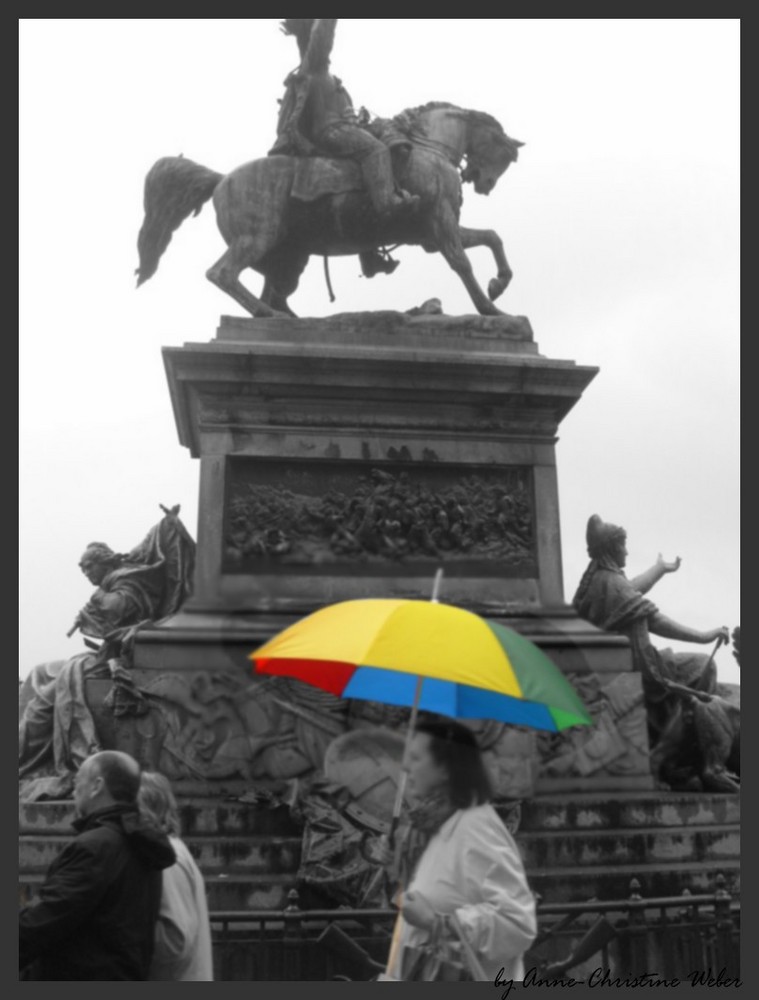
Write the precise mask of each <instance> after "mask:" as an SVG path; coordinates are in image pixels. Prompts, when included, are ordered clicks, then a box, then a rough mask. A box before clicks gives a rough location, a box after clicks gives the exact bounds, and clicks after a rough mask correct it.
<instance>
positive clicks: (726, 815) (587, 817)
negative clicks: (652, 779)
mask: <svg viewBox="0 0 759 1000" xmlns="http://www.w3.org/2000/svg"><path fill="white" fill-rule="evenodd" d="M740 815H741V813H740V798H739V796H737V795H723V794H717V793H714V794H709V793H705V792H639V793H627V794H625V795H618V796H614V795H612V794H610V793H608V792H595V793H587V792H586V793H582V794H577V795H572V794H553V795H541V796H539V797H537V798H534V799H532V800H530V801H528V802H524V803H523V804H522V818H521V823H520V830H522V831H526V830H534V831H543V830H560V831H562V832H565V833H566V832H569V831H572V830H598V829H635V828H637V827H654V826H663V827H681V826H699V825H704V824H712V823H717V824H727V823H735V824H739V823H740Z"/></svg>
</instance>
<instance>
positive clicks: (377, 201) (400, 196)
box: [361, 146, 420, 215]
mask: <svg viewBox="0 0 759 1000" xmlns="http://www.w3.org/2000/svg"><path fill="white" fill-rule="evenodd" d="M361 173H362V174H363V177H364V183H365V184H366V187H367V190H368V192H369V197H370V198H371V201H372V205H374V208H375V210H376V211H377V213H378V214H379V215H390V214H392V213H393V212H395V211H396V210H397V209H404V210H406V209H411V208H415V207H416V206H417V205H418V204H419V201H420V198H419V195H418V194H409V193H408V191H403V190H400V191H399V190H397V189H396V187H395V180H394V179H393V164H392V159H391V157H390V150H389V149H388V148H387V147H386V146H383V147H381V148H380V149H377V150H375V151H374V152H372V153H370V154H369V156H366V157H364V159H363V160H362V161H361Z"/></svg>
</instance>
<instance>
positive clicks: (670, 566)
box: [656, 552, 682, 573]
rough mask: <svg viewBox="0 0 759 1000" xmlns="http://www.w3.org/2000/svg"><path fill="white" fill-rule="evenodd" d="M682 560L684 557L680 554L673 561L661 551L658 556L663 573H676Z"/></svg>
mask: <svg viewBox="0 0 759 1000" xmlns="http://www.w3.org/2000/svg"><path fill="white" fill-rule="evenodd" d="M681 562H682V559H681V558H680V556H675V558H674V559H673V561H672V562H667V561H666V560H665V559H664V557H663V556H662V554H661V552H660V553H659V555H658V556H657V557H656V565H657V566H658V568H659V569H660V570H661V571H662V572H663V573H674V572H675V571H676V570H678V569H680V563H681Z"/></svg>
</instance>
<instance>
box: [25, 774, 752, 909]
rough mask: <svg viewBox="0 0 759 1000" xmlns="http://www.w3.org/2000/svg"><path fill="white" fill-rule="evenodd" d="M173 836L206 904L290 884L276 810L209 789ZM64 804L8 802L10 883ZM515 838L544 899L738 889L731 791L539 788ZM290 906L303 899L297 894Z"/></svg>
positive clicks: (56, 828)
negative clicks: (15, 860) (14, 814)
mask: <svg viewBox="0 0 759 1000" xmlns="http://www.w3.org/2000/svg"><path fill="white" fill-rule="evenodd" d="M180 808H181V813H182V822H183V837H184V839H185V840H186V842H187V843H188V845H189V846H190V849H191V850H192V852H193V854H194V855H195V857H196V858H197V860H198V863H199V865H200V867H201V870H202V871H203V873H204V876H205V878H206V884H207V887H208V895H209V903H210V906H211V908H212V909H214V910H236V909H280V908H282V907H284V906H286V905H287V894H288V892H289V891H290V890H291V889H293V888H299V889H300V888H301V887H300V886H298V883H297V871H298V865H299V862H300V847H301V838H300V829H299V827H298V825H297V824H296V823H295V822H294V821H293V819H292V817H291V816H290V812H289V810H288V809H287V808H286V807H284V806H278V807H276V808H271V807H269V806H268V805H266V804H264V805H262V804H260V803H258V804H250V803H244V802H239V801H234V800H229V801H225V800H220V799H218V798H217V799H214V798H211V797H202V796H201V797H194V798H193V800H192V801H191V802H189V801H187V800H184V801H183V802H181V803H180ZM73 818H74V812H73V804H72V803H71V802H68V801H67V802H40V803H33V804H21V805H20V806H19V834H20V837H19V871H20V876H19V881H20V883H21V884H22V886H27V887H28V889H29V890H30V891H32V892H33V891H34V888H35V886H36V885H38V884H39V881H40V880H41V878H42V874H43V873H44V872H45V870H46V869H47V867H48V865H49V864H50V862H51V861H52V860H53V858H54V857H55V856H56V855H57V854H58V852H59V850H60V849H61V848H62V847H63V845H64V844H65V843H67V842H68V841H69V840H70V838H71V833H72V831H71V825H70V824H71V821H72V819H73ZM517 841H518V843H519V845H520V849H521V851H522V855H523V858H524V863H525V868H526V870H527V874H528V878H529V880H530V884H531V885H532V887H533V889H534V890H535V891H536V892H539V893H540V894H541V896H542V897H543V899H544V901H545V902H563V901H570V900H587V899H588V898H590V897H592V896H596V897H598V898H603V899H613V898H617V899H619V898H622V899H625V898H627V897H628V896H629V894H630V891H631V890H630V883H631V881H632V879H633V878H637V879H638V881H639V882H640V886H641V888H640V892H641V894H642V895H644V896H647V897H651V896H657V895H679V894H680V893H681V892H682V891H683V890H684V889H689V890H690V891H691V892H702V891H712V890H713V888H714V878H715V877H716V876H717V875H718V874H723V875H724V876H725V877H726V879H727V886H728V888H730V889H732V890H735V889H736V888H737V887H738V886H739V876H740V801H739V797H738V796H735V795H708V794H696V793H664V792H627V793H620V794H619V795H618V796H616V797H612V796H610V795H609V794H607V793H583V794H576V795H573V794H562V795H556V794H554V795H543V796H540V797H538V798H535V799H533V800H531V801H529V802H525V803H523V805H522V816H521V824H520V828H519V832H518V834H517ZM300 905H301V906H305V907H307V906H308V905H311V904H310V903H309V902H308V893H307V892H302V893H301V903H300Z"/></svg>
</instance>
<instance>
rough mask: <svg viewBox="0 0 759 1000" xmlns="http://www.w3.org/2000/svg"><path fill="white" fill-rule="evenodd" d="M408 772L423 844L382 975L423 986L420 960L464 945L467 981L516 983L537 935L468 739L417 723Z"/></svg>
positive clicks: (447, 727)
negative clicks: (441, 948)
mask: <svg viewBox="0 0 759 1000" xmlns="http://www.w3.org/2000/svg"><path fill="white" fill-rule="evenodd" d="M408 773H409V777H408V792H409V798H410V799H411V803H412V806H411V811H410V815H409V818H410V822H411V824H412V826H413V828H414V829H416V830H418V831H420V832H422V833H424V834H426V835H427V836H428V837H429V840H428V842H427V845H426V847H425V848H424V851H423V853H422V854H421V857H420V858H419V861H418V862H417V864H416V866H415V869H414V871H413V874H412V876H411V879H410V881H409V883H408V886H407V888H406V889H405V891H403V892H402V893H400V894H399V904H400V917H399V922H398V926H397V927H396V935H395V940H394V947H393V949H392V953H391V957H390V959H389V961H388V970H387V971H388V975H389V976H392V977H393V978H396V979H406V978H409V976H410V975H411V976H412V977H413V978H427V976H425V975H424V971H423V970H422V974H421V975H420V973H419V970H418V968H417V971H416V972H413V971H412V969H413V967H414V966H415V964H416V963H415V959H416V958H417V957H418V956H419V955H420V953H421V954H423V953H424V952H425V950H428V949H432V950H433V951H434V950H435V947H436V944H437V943H438V942H446V941H448V942H454V941H457V940H461V947H462V949H463V950H464V951H465V952H466V953H467V955H468V957H469V960H466V958H465V961H464V963H463V964H464V965H465V966H467V967H468V968H469V971H470V974H472V975H473V976H474V978H476V979H488V980H490V981H491V982H492V981H494V979H495V977H496V975H498V974H499V972H500V978H501V979H502V980H504V981H507V980H509V979H513V980H516V981H519V980H521V979H523V978H524V966H523V962H522V956H523V954H524V952H525V951H526V950H527V948H528V947H529V946H530V944H531V942H532V941H533V939H534V938H535V936H536V934H537V920H536V914H535V898H534V896H533V894H532V892H531V891H530V888H529V885H528V884H527V878H526V876H525V872H524V866H523V864H522V860H521V857H520V854H519V849H518V847H517V845H516V843H515V841H514V838H513V837H512V835H511V834H510V833H509V831H508V830H507V829H506V826H505V825H504V823H503V821H502V820H501V818H500V817H499V815H498V813H497V812H496V811H495V809H494V808H493V806H492V805H491V803H490V799H491V797H492V791H491V785H490V779H489V777H488V774H487V771H486V770H485V766H484V764H483V762H482V758H481V756H480V751H479V748H478V746H477V742H476V740H475V738H474V735H473V734H472V732H471V731H470V730H469V729H467V728H466V726H464V725H462V724H461V723H460V722H456V721H454V720H453V719H444V720H440V721H436V720H425V721H423V722H419V723H417V726H416V731H415V733H414V735H413V737H412V741H411V747H410V751H409V756H408ZM472 956H473V958H474V961H473V960H472ZM473 966H474V968H473ZM427 970H428V972H430V971H432V966H429V965H427Z"/></svg>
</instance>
